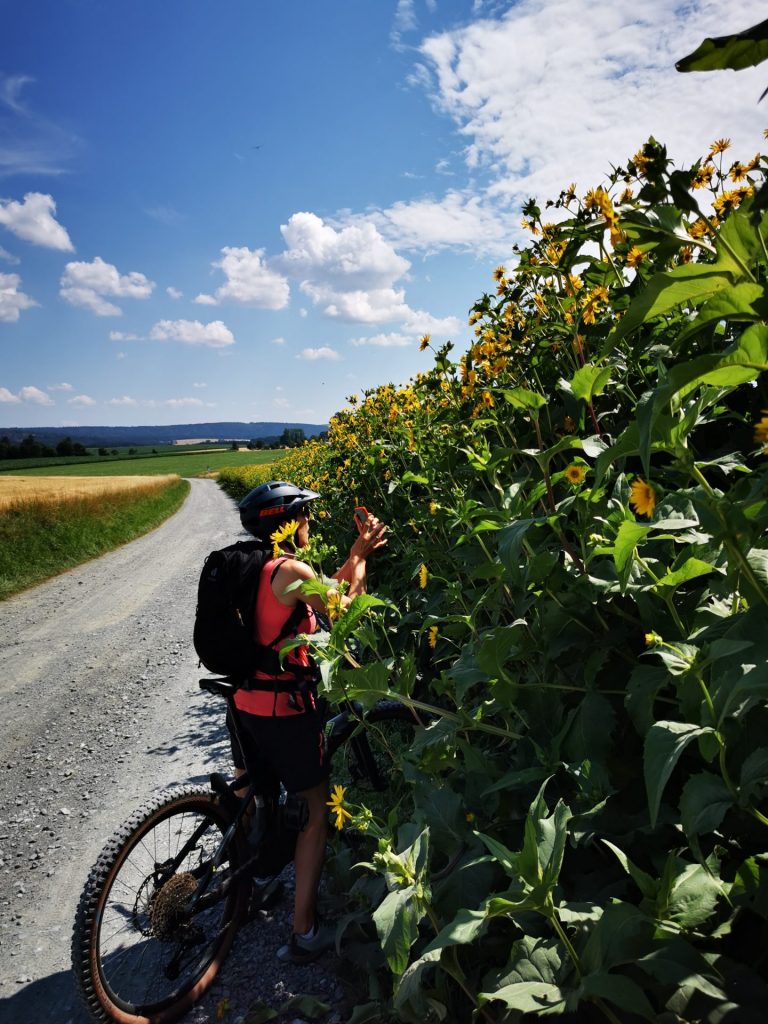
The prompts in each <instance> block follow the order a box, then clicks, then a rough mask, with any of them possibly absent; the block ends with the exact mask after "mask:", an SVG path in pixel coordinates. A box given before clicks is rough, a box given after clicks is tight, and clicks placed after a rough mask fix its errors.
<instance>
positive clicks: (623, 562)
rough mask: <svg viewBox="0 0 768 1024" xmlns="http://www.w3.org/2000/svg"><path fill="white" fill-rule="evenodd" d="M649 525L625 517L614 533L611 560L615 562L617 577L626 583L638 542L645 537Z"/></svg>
mask: <svg viewBox="0 0 768 1024" xmlns="http://www.w3.org/2000/svg"><path fill="white" fill-rule="evenodd" d="M649 530H650V526H647V525H645V524H644V523H636V522H635V521H634V519H625V520H624V522H623V523H622V524H621V526H620V527H619V532H618V533H617V534H616V540H615V541H614V545H613V561H614V562H615V564H616V571H617V572H618V574H619V578H620V579H621V580H622V582H623V583H624V584H626V580H627V576H628V570H629V569H630V568H631V565H632V559H633V556H634V554H635V550H636V549H637V546H638V544H639V543H640V542H641V541H642V540H644V539H645V537H646V536H647V534H648V532H649Z"/></svg>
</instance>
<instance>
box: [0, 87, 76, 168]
mask: <svg viewBox="0 0 768 1024" xmlns="http://www.w3.org/2000/svg"><path fill="white" fill-rule="evenodd" d="M34 81H35V79H34V78H32V77H31V76H30V75H23V74H21V75H5V74H2V73H0V177H3V176H5V177H7V176H10V175H14V174H45V175H55V174H62V173H63V172H64V171H65V170H66V168H67V165H68V164H69V163H70V162H71V160H72V158H73V156H74V154H75V152H76V149H77V147H78V144H79V140H78V138H77V136H76V135H75V134H74V133H72V132H70V131H68V130H67V129H66V128H64V127H62V126H61V125H57V124H54V123H53V122H52V121H49V120H47V119H46V118H45V117H43V116H41V115H40V114H38V113H37V112H36V111H35V110H34V109H33V108H32V106H31V105H30V104H29V103H28V102H27V101H26V100H25V98H24V95H23V94H24V93H25V92H26V91H27V90H28V87H29V86H30V85H32V84H33V83H34Z"/></svg>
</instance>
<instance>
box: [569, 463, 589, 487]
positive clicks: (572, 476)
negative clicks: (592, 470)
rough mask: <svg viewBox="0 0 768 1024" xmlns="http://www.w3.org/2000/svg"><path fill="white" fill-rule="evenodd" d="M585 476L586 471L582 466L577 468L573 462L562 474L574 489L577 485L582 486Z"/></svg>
mask: <svg viewBox="0 0 768 1024" xmlns="http://www.w3.org/2000/svg"><path fill="white" fill-rule="evenodd" d="M586 475H587V471H586V469H585V468H584V466H577V465H576V463H575V462H572V463H571V464H570V466H568V467H567V468H566V470H565V473H564V476H565V479H566V480H567V481H568V483H569V484H573V486H574V487H576V486H578V484H583V483H584V479H585V477H586Z"/></svg>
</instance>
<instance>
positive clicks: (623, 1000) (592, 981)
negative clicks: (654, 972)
mask: <svg viewBox="0 0 768 1024" xmlns="http://www.w3.org/2000/svg"><path fill="white" fill-rule="evenodd" d="M581 990H582V992H583V993H584V995H585V996H588V997H591V998H593V999H595V998H597V999H606V1000H607V1001H608V1002H609V1003H613V1004H614V1006H618V1007H619V1009H621V1010H624V1011H625V1012H626V1013H631V1014H637V1016H638V1017H642V1018H643V1020H649V1021H652V1022H654V1024H655V1022H656V1021H657V1020H658V1015H657V1013H656V1011H655V1010H654V1009H653V1007H652V1006H651V1004H650V1003H649V1002H648V997H647V996H646V995H645V993H644V992H643V990H642V989H641V988H640V986H639V985H638V984H637V982H636V981H632V979H631V978H627V977H625V976H624V975H622V974H608V972H607V971H597V972H596V973H595V974H589V975H587V977H586V978H582V980H581Z"/></svg>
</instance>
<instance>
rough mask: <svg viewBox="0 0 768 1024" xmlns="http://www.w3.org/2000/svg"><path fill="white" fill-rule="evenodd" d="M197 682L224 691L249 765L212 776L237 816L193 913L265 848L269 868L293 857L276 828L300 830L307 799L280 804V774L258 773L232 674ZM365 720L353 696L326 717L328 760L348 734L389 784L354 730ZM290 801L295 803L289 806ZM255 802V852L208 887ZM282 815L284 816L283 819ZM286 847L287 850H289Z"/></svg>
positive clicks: (369, 768) (376, 781)
mask: <svg viewBox="0 0 768 1024" xmlns="http://www.w3.org/2000/svg"><path fill="white" fill-rule="evenodd" d="M199 685H200V689H202V690H205V691H206V692H207V693H211V694H214V695H215V696H219V697H223V698H224V699H225V700H226V702H227V709H228V711H229V717H230V721H231V722H232V725H233V730H234V733H235V736H236V739H237V742H238V743H239V745H240V749H241V751H242V753H243V759H244V762H245V765H246V770H245V773H244V774H243V775H240V776H239V777H238V778H235V779H232V780H231V781H227V779H226V778H225V777H224V776H223V775H222V774H220V773H218V772H215V773H213V774H212V775H211V776H210V784H211V789H212V790H213V792H214V793H216V794H217V795H218V796H219V797H220V798H221V800H222V801H223V802H224V804H225V805H227V806H228V807H229V808H230V809H231V810H232V811H233V813H234V817H233V819H232V822H231V824H230V826H229V827H228V829H227V831H226V832H225V833H224V835H223V836H222V838H221V840H220V842H219V844H218V846H217V848H216V850H215V852H214V854H213V856H212V857H211V859H210V860H209V861H208V862H207V863H206V865H205V866H204V868H203V870H202V873H201V876H200V878H199V881H198V885H197V889H196V890H195V892H194V894H193V895H192V896H191V898H190V900H189V902H188V904H187V912H188V913H194V912H195V911H197V910H200V909H204V908H207V907H208V906H210V905H213V904H214V903H217V902H220V901H221V900H222V899H224V898H226V896H227V893H228V891H229V889H230V887H231V885H232V884H234V883H235V881H236V880H237V879H238V878H239V877H241V876H242V875H244V874H246V873H250V874H255V869H256V868H257V865H258V863H259V860H260V858H263V857H264V855H265V854H266V856H267V858H268V857H269V856H270V854H271V855H273V856H275V855H276V859H275V860H274V862H273V865H272V866H273V867H274V868H276V870H273V871H270V872H269V874H270V875H276V874H279V873H280V871H281V870H282V869H283V867H285V865H286V864H288V863H289V862H290V860H291V859H292V852H293V851H292V848H291V849H288V850H283V851H280V850H279V848H277V844H276V843H275V832H276V830H278V829H279V826H280V825H282V828H283V829H285V830H286V831H290V832H295V833H298V832H300V831H301V830H302V829H303V827H304V825H305V824H306V802H305V801H304V800H303V799H302V798H300V797H298V798H297V797H293V798H291V797H289V798H288V801H286V803H284V804H280V802H279V788H278V786H279V784H277V780H275V779H272V778H266V779H258V778H257V773H256V771H255V769H254V765H253V764H252V763H251V764H249V757H248V746H247V744H245V743H243V742H242V737H241V733H240V730H239V726H238V714H237V708H236V706H235V701H234V697H235V693H236V692H237V689H238V687H237V686H236V685H235V683H233V681H232V680H231V679H229V678H227V677H223V678H212V679H201V680H200V681H199ZM363 721H364V718H363V713H362V708H361V707H360V706H359V705H356V704H354V703H352V702H349V703H348V705H347V706H345V707H343V708H342V709H341V711H340V712H339V713H338V714H337V715H334V716H333V717H332V718H330V719H329V720H328V722H327V723H326V738H327V743H328V758H329V761H330V760H331V759H332V758H333V755H334V753H335V752H336V751H337V750H338V749H339V747H340V746H341V745H342V744H343V743H345V742H346V741H347V740H349V741H350V744H351V747H352V751H353V754H354V756H355V759H356V761H357V763H358V765H359V769H360V772H361V774H362V775H364V776H366V777H367V778H368V779H369V780H370V782H371V785H372V786H373V787H374V789H377V790H381V789H384V788H385V786H386V782H385V780H384V779H383V778H382V777H381V774H380V772H379V770H378V767H377V765H376V761H375V759H374V757H373V755H372V753H371V749H370V746H369V744H368V740H367V738H366V737H365V735H364V734H363V735H357V736H356V735H354V733H355V731H356V730H357V729H358V728H359V727H360V726H361V725H362V724H363ZM244 787H247V788H246V792H245V795H244V796H237V793H238V792H239V791H241V790H242V789H243V788H244ZM291 803H292V804H293V805H294V806H291ZM253 806H255V807H256V811H257V814H258V813H259V811H261V814H260V815H259V817H260V819H261V820H260V821H259V820H257V821H256V822H254V824H253V825H252V827H251V837H252V838H251V840H250V842H249V845H250V846H251V847H252V848H253V855H252V856H251V857H249V858H248V859H247V860H246V862H245V863H244V864H243V865H242V866H241V867H240V868H238V870H237V872H236V873H234V874H233V875H231V876H230V878H229V879H228V880H227V881H226V882H225V883H224V884H223V885H222V886H221V887H220V888H219V889H217V891H216V892H215V893H210V892H208V891H207V890H208V886H209V884H210V882H211V879H212V878H213V876H214V874H215V872H216V869H217V868H218V867H219V866H220V864H221V863H222V862H223V861H224V859H225V855H226V851H227V849H228V847H229V845H230V844H231V843H232V842H233V841H234V840H235V836H236V834H237V832H238V829H239V828H240V827H241V824H242V821H243V818H244V817H245V816H246V814H247V813H248V810H249V808H251V807H253ZM281 817H282V822H281V821H280V818H281ZM205 828H206V824H205V823H204V822H203V823H202V824H201V825H200V826H199V828H198V829H196V830H195V832H194V833H193V835H192V836H190V838H189V839H188V840H187V842H186V843H185V844H184V846H183V848H182V849H181V850H179V852H178V853H177V855H176V857H175V858H174V860H173V862H171V863H170V864H167V865H166V864H163V865H161V866H160V868H159V869H158V870H162V873H163V874H165V873H166V872H167V874H168V875H169V876H170V875H173V874H174V873H175V872H176V870H177V869H178V866H179V865H180V864H181V863H182V862H183V861H184V858H185V857H186V856H187V854H188V853H189V852H190V850H192V849H193V848H194V846H195V843H196V842H197V840H198V839H199V838H200V836H201V835H202V834H203V832H204V831H205ZM286 853H287V854H288V855H287V856H286Z"/></svg>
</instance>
